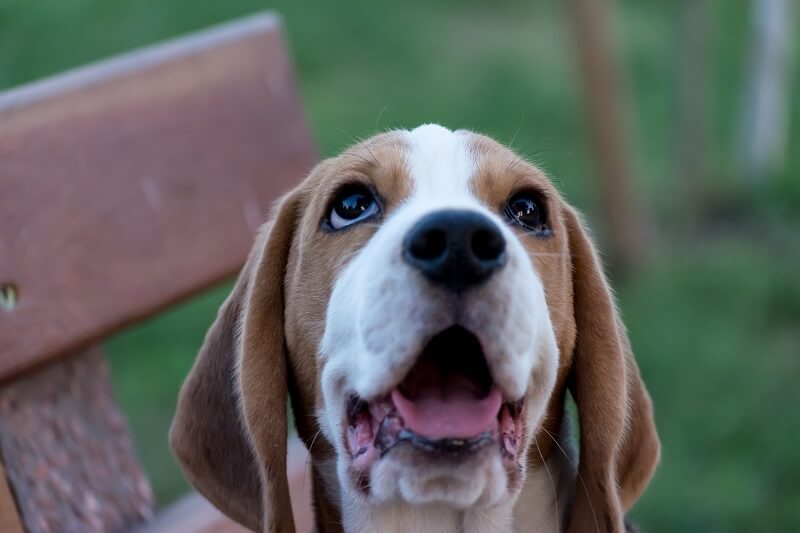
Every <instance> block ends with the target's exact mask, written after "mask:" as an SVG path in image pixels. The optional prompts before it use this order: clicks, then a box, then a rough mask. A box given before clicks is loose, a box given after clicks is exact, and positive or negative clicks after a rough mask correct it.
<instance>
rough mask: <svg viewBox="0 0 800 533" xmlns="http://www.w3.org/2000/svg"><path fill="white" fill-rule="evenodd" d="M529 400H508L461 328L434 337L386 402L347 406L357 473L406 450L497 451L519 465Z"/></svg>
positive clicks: (359, 402)
mask: <svg viewBox="0 0 800 533" xmlns="http://www.w3.org/2000/svg"><path fill="white" fill-rule="evenodd" d="M523 408H524V400H522V399H520V400H516V401H506V400H504V399H503V395H502V392H501V391H500V389H499V388H498V386H497V384H495V382H494V381H493V379H492V375H491V371H490V369H489V366H488V364H487V363H486V358H485V357H484V353H483V350H482V349H481V345H480V342H479V341H478V339H477V337H475V335H473V334H472V333H471V332H469V331H468V330H466V329H465V328H463V327H461V326H452V327H450V328H447V329H445V330H444V331H442V332H440V333H439V334H437V335H436V336H434V337H433V338H432V339H431V340H430V341H429V342H428V344H427V345H426V346H425V349H424V350H423V352H422V354H421V355H420V356H419V358H418V359H417V361H416V363H415V364H414V366H413V367H412V368H411V370H410V371H409V372H408V374H407V375H406V376H405V378H404V379H403V380H402V381H401V382H400V384H399V385H398V386H397V387H395V388H394V389H393V390H392V391H391V392H390V393H389V394H388V395H386V396H385V397H383V398H380V399H378V400H376V401H370V402H368V401H365V400H363V399H361V398H358V397H357V396H352V397H350V399H349V400H348V406H347V417H348V427H347V435H346V440H347V445H348V448H349V451H350V454H351V456H352V458H353V464H354V466H355V467H357V468H359V467H360V468H364V467H367V466H369V465H370V464H371V463H372V462H374V461H375V460H376V459H377V458H379V457H382V456H383V455H385V454H386V453H388V452H389V451H390V450H391V449H392V448H394V447H395V446H397V445H399V444H401V443H408V444H409V445H411V446H413V447H415V448H417V449H420V450H423V451H426V452H430V453H437V454H440V455H449V456H459V455H462V454H465V453H471V452H474V451H476V450H478V449H481V448H484V447H486V446H491V445H498V446H499V448H500V451H501V453H502V455H503V457H505V458H506V459H509V460H515V459H516V457H517V454H518V452H519V446H520V443H521V440H522V411H523Z"/></svg>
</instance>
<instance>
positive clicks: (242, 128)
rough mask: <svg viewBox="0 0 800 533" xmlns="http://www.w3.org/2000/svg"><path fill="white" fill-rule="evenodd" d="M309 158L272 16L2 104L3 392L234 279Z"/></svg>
mask: <svg viewBox="0 0 800 533" xmlns="http://www.w3.org/2000/svg"><path fill="white" fill-rule="evenodd" d="M315 159H316V154H315V149H314V146H313V143H312V142H311V140H310V138H309V134H308V131H307V129H306V126H305V122H304V118H303V113H302V109H301V106H300V102H299V101H298V98H297V88H296V87H295V83H294V78H293V75H292V72H291V67H290V63H289V61H288V60H287V53H286V49H285V47H284V44H283V41H282V37H281V31H280V22H279V19H277V18H276V17H275V16H273V15H261V16H257V17H254V18H250V19H246V20H244V21H241V22H238V23H233V24H229V25H226V26H223V27H220V28H218V29H213V30H210V31H207V32H203V33H200V34H197V35H195V36H191V37H188V38H184V39H180V40H177V41H174V42H171V43H167V44H165V45H161V46H156V47H153V48H150V49H147V50H144V51H142V52H137V53H133V54H130V55H127V56H123V57H121V58H119V59H114V60H111V61H108V62H104V63H101V64H98V65H96V66H91V67H88V68H85V69H82V70H79V71H76V72H74V73H72V74H67V75H65V76H62V77H58V78H55V79H52V80H49V81H45V82H42V83H38V84H34V85H31V86H29V87H23V88H22V89H18V90H14V91H11V92H9V93H6V94H5V95H0V286H2V285H3V284H6V286H7V287H14V288H15V289H16V293H17V294H16V306H15V307H14V308H13V309H8V307H9V306H8V305H4V306H0V380H3V379H8V378H10V377H13V376H15V375H18V374H19V373H21V372H23V371H25V370H28V369H30V368H32V367H33V366H35V365H39V364H41V363H43V362H45V361H47V360H48V359H50V358H53V357H55V356H57V355H60V354H63V353H66V352H69V351H72V350H74V349H76V348H77V347H82V346H85V345H88V344H89V343H91V342H92V341H94V340H96V339H98V338H100V337H101V336H103V335H106V334H108V333H110V332H112V331H114V330H116V329H118V328H120V327H122V326H123V325H125V324H128V323H130V322H133V321H135V320H137V319H140V318H142V317H144V316H147V315H149V314H151V313H153V312H155V311H157V310H160V309H162V308H164V307H166V306H168V305H169V304H171V303H174V302H175V301H177V300H178V299H180V298H182V297H185V296H187V295H189V294H191V293H193V292H195V291H197V290H199V289H202V288H204V287H207V286H209V285H210V284H213V283H215V282H217V281H219V280H221V279H223V278H225V277H226V276H229V275H231V274H233V273H234V272H235V271H236V270H237V269H238V268H239V267H240V266H241V264H242V263H243V261H244V259H245V257H246V254H247V251H248V250H249V247H250V245H251V243H252V239H253V234H254V232H255V231H256V228H257V227H258V226H259V224H260V223H261V222H262V221H263V219H264V217H265V213H266V212H267V211H268V210H269V207H270V205H271V203H272V202H273V200H274V199H275V198H276V197H277V196H278V195H279V194H281V193H283V192H284V191H286V190H288V189H289V188H290V187H291V186H292V185H293V184H295V183H297V182H298V181H299V180H300V179H301V177H302V176H303V175H304V174H305V173H306V172H307V171H308V170H309V169H310V167H311V166H312V164H313V163H314V161H315Z"/></svg>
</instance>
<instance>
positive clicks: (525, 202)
mask: <svg viewBox="0 0 800 533" xmlns="http://www.w3.org/2000/svg"><path fill="white" fill-rule="evenodd" d="M542 205H543V204H542V202H541V199H540V197H539V195H538V194H536V193H534V192H530V191H523V192H520V193H517V194H515V195H514V196H512V197H511V199H510V200H509V201H508V205H506V209H505V214H506V216H507V217H508V219H509V220H510V221H512V222H516V223H517V224H519V225H520V226H522V227H523V228H525V229H526V230H528V231H532V232H537V233H539V232H544V231H546V230H547V226H546V225H545V217H544V211H543V208H542Z"/></svg>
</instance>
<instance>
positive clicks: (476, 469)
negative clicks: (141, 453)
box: [170, 125, 659, 533]
mask: <svg viewBox="0 0 800 533" xmlns="http://www.w3.org/2000/svg"><path fill="white" fill-rule="evenodd" d="M567 390H569V391H570V393H571V396H572V397H573V398H574V401H575V403H576V405H577V416H578V423H579V427H580V431H579V433H580V436H579V439H578V444H579V450H580V451H579V453H577V454H575V453H573V451H572V448H571V447H570V445H569V441H570V438H569V436H568V435H567V433H568V431H567V427H568V426H569V421H568V419H567V418H568V417H567V416H566V413H565V405H564V402H565V397H566V392H567ZM287 400H290V401H291V409H292V412H293V414H294V424H295V426H296V428H297V432H298V434H299V436H300V438H301V439H302V440H303V442H304V443H305V446H306V447H307V449H308V451H309V453H310V458H311V463H310V465H309V467H308V468H310V469H311V478H312V493H313V500H314V513H315V524H316V528H317V530H318V531H320V532H332V531H346V532H373V531H414V532H437V533H443V532H469V533H476V532H511V531H519V532H528V531H547V532H551V531H568V532H580V533H582V532H620V531H625V529H626V527H629V525H628V524H627V523H626V520H625V513H626V512H627V511H628V510H629V509H630V508H631V507H632V506H633V504H634V503H635V502H636V500H637V499H638V498H639V496H641V494H642V492H643V491H644V489H645V487H646V486H647V484H648V482H649V480H650V478H651V476H652V475H653V471H654V469H655V466H656V464H657V462H658V459H659V441H658V436H657V434H656V430H655V425H654V421H653V413H652V405H651V401H650V398H649V396H648V393H647V391H646V390H645V387H644V384H643V383H642V380H641V378H640V375H639V370H638V367H637V365H636V362H635V360H634V358H633V355H632V353H631V348H630V344H629V341H628V337H627V334H626V331H625V328H624V326H623V324H622V321H621V320H620V318H619V314H618V313H617V310H616V308H615V304H614V299H613V297H612V294H611V291H610V289H609V286H608V283H607V282H606V279H605V277H604V275H603V270H602V267H601V264H600V261H599V259H598V256H597V253H596V252H595V250H594V247H593V245H592V242H591V240H590V239H589V237H588V236H587V233H586V231H585V230H584V228H583V224H582V222H581V218H580V216H579V215H578V214H577V213H576V211H575V210H574V209H573V208H572V207H570V206H569V205H568V204H567V203H566V202H565V201H564V200H563V199H562V197H561V195H560V194H559V193H558V191H557V190H556V189H555V188H554V187H553V185H552V184H551V182H550V181H549V180H548V179H547V177H546V176H545V174H544V173H543V172H542V171H541V170H539V169H538V168H536V167H535V166H533V165H531V164H530V163H528V162H526V161H524V160H523V159H521V158H520V157H519V156H517V155H516V154H514V153H513V152H512V151H511V150H509V149H508V148H506V147H504V146H502V145H500V144H498V143H497V142H495V141H493V140H491V139H489V138H487V137H485V136H482V135H479V134H476V133H471V132H469V131H461V130H459V131H450V130H448V129H446V128H443V127H441V126H437V125H424V126H420V127H418V128H416V129H414V130H413V131H391V132H388V133H383V134H380V135H377V136H375V137H372V138H370V139H368V140H366V141H363V142H361V143H359V144H357V145H355V146H353V147H351V148H349V149H348V150H346V151H345V152H344V153H342V154H341V155H339V156H337V157H334V158H331V159H328V160H326V161H323V162H321V163H320V164H319V165H317V167H316V168H314V170H313V171H312V172H311V174H310V175H309V176H308V177H307V178H306V179H305V180H304V181H303V182H302V183H300V185H298V186H297V188H296V189H294V190H292V191H291V192H289V193H288V194H286V195H285V196H284V197H283V198H282V199H281V200H280V201H279V203H278V205H277V207H276V208H275V209H274V213H273V215H272V218H271V221H269V222H267V223H266V224H265V225H264V226H263V227H262V229H261V231H260V232H259V234H258V237H257V239H256V242H255V245H254V247H253V249H252V251H251V253H250V256H249V259H248V261H247V264H246V265H245V267H244V269H243V270H242V273H241V275H240V276H239V279H238V281H237V283H236V285H235V287H234V288H233V291H232V293H231V294H230V296H229V297H228V299H227V300H226V301H225V303H224V304H223V305H222V308H221V309H220V311H219V315H218V317H217V319H216V321H215V322H214V324H213V325H212V326H211V329H210V331H209V332H208V335H207V336H206V339H205V343H204V344H203V347H202V349H201V351H200V354H199V356H198V358H197V361H196V362H195V365H194V368H193V369H192V371H191V373H190V374H189V376H188V378H187V380H186V382H185V384H184V385H183V388H182V390H181V393H180V398H179V402H178V408H177V414H176V416H175V419H174V421H173V425H172V428H171V431H170V442H171V446H172V449H173V451H174V453H175V455H176V456H177V458H178V460H179V461H180V463H181V466H182V468H183V470H184V471H185V473H186V475H187V476H188V478H189V480H190V481H191V482H192V484H194V486H195V487H196V488H197V489H198V490H199V491H200V492H201V493H202V494H203V495H205V496H206V497H207V498H208V499H209V500H210V501H211V502H212V503H214V504H215V505H216V506H217V507H219V508H220V509H221V510H222V511H223V512H224V513H226V514H227V515H228V516H230V517H231V518H233V519H234V520H236V521H238V522H240V523H241V524H243V525H245V526H247V527H249V528H251V529H253V530H259V531H271V532H281V533H285V532H291V531H294V524H293V518H292V512H291V505H290V501H289V486H288V482H287V473H286V454H287V424H288V413H287V411H288V405H287V403H288V402H287Z"/></svg>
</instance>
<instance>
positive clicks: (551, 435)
mask: <svg viewBox="0 0 800 533" xmlns="http://www.w3.org/2000/svg"><path fill="white" fill-rule="evenodd" d="M542 431H544V432H545V433H547V435H548V436H549V437H550V439H551V440H552V441H553V443H554V444H555V445H556V446H557V447H558V449H559V450H561V453H563V454H564V457H566V458H567V461H569V462H570V464H571V465H573V466H574V467H575V474H577V476H578V481H580V482H581V486H582V487H583V492H584V493H585V494H586V499H587V500H589V508H590V509H591V510H592V518H594V527H595V530H596V531H598V533H599V531H600V524H599V523H598V522H597V515H596V514H595V512H594V504H593V503H592V497H591V496H590V495H589V489H588V488H587V487H586V483H585V482H584V481H583V476H581V473H580V470H579V468H578V464H577V463H576V462H575V461H573V460H572V458H571V457H570V456H569V454H568V453H567V452H566V451H565V450H564V448H562V447H561V445H560V444H559V443H558V440H557V439H556V438H555V436H553V434H552V433H550V432H549V431H547V428H545V427H542Z"/></svg>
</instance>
